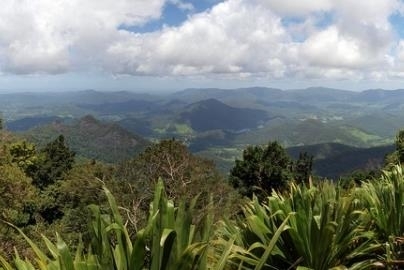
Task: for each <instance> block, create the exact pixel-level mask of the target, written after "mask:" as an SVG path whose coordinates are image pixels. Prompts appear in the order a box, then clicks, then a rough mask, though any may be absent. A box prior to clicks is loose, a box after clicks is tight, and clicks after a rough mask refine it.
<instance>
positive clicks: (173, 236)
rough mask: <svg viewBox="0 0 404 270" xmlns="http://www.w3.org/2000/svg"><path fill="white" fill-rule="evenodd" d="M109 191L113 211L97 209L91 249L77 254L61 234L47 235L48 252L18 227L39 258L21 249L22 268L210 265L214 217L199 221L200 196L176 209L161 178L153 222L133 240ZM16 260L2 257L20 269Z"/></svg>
mask: <svg viewBox="0 0 404 270" xmlns="http://www.w3.org/2000/svg"><path fill="white" fill-rule="evenodd" d="M104 192H105V194H106V197H107V198H108V201H109V206H110V210H111V213H110V214H102V212H101V210H100V208H99V207H98V206H95V205H94V206H92V207H91V210H92V213H93V218H92V222H91V223H90V225H89V226H90V231H91V233H92V238H91V240H92V241H91V248H90V249H89V251H88V252H86V251H85V249H84V245H83V243H80V244H79V246H78V248H77V249H76V252H75V254H76V255H73V253H72V252H71V251H70V250H69V248H68V246H67V245H66V243H65V242H64V241H63V240H62V238H61V237H60V236H59V235H57V236H56V239H57V242H56V244H53V243H52V242H51V241H50V240H49V239H48V238H47V237H45V236H43V241H44V242H45V244H46V247H47V249H48V250H47V251H42V250H41V249H40V248H39V247H38V246H37V245H36V244H35V243H34V242H33V241H32V240H31V239H30V238H28V237H27V236H26V235H25V234H24V233H23V232H22V231H21V230H20V229H17V228H16V227H15V228H16V229H17V230H18V231H19V233H20V234H21V235H22V236H23V237H24V238H25V240H26V241H27V242H28V243H29V245H30V246H31V248H32V249H33V252H34V254H35V258H34V259H33V260H30V259H28V258H26V259H25V260H24V259H22V258H21V257H20V255H19V253H18V252H17V251H16V252H15V256H14V258H13V264H14V266H15V267H16V268H17V269H21V270H22V269H34V265H36V266H37V267H39V268H40V269H119V270H124V269H134V270H136V269H139V270H140V269H144V268H145V267H146V268H148V269H155V270H160V269H161V270H163V269H167V270H170V269H206V266H207V263H208V257H207V255H208V253H207V249H208V240H209V239H210V235H211V230H212V217H211V215H207V216H206V218H205V222H204V223H203V224H201V225H203V226H201V225H198V224H194V223H193V221H192V220H193V215H194V212H195V210H194V205H195V201H196V198H195V200H193V202H192V203H191V204H190V206H189V207H186V206H185V203H181V204H180V205H179V206H178V207H177V208H176V207H174V203H173V202H172V201H170V200H168V199H167V198H166V196H165V193H164V188H163V182H162V181H160V182H159V183H158V184H157V187H156V192H155V196H154V200H153V203H152V204H151V206H150V215H149V219H148V223H147V225H146V226H145V227H144V228H143V229H141V230H139V231H138V232H137V234H136V237H135V240H134V241H133V242H132V240H131V238H130V235H129V233H128V231H127V229H126V226H125V224H124V222H123V219H122V217H121V215H120V214H119V211H118V207H117V205H116V202H115V199H114V197H113V196H112V195H111V193H110V192H109V190H108V189H106V188H104ZM9 225H11V224H9ZM11 226H13V225H11ZM13 227H14V226H13ZM48 254H49V255H48ZM13 264H11V263H9V262H7V260H6V259H5V258H3V257H0V265H1V266H2V267H3V268H4V269H7V270H8V269H14V268H13V267H14V266H13Z"/></svg>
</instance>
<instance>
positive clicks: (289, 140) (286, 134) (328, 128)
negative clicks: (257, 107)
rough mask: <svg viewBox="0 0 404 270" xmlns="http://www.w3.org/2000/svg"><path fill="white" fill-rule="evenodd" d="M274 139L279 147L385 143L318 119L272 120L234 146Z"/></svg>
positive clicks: (380, 138)
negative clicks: (279, 144)
mask: <svg viewBox="0 0 404 270" xmlns="http://www.w3.org/2000/svg"><path fill="white" fill-rule="evenodd" d="M269 140H276V141H279V142H280V143H282V144H283V145H285V146H287V147H290V146H297V145H312V144H321V143H331V142H334V143H343V144H347V145H351V146H357V147H367V146H374V145H380V144H383V143H385V139H384V138H382V137H380V136H377V135H374V134H372V133H368V132H366V131H364V130H361V129H358V128H356V127H354V126H349V125H344V123H340V122H336V123H328V122H324V121H322V120H319V119H310V118H309V119H301V120H291V119H274V120H272V121H269V122H268V123H267V124H266V125H265V126H264V127H263V128H260V129H256V130H252V131H251V132H248V133H243V134H240V135H239V136H237V138H236V139H235V143H237V144H266V143H267V142H268V141H269Z"/></svg>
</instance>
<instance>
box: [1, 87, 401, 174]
mask: <svg viewBox="0 0 404 270" xmlns="http://www.w3.org/2000/svg"><path fill="white" fill-rule="evenodd" d="M0 108H1V111H2V113H3V117H4V118H5V119H6V121H7V123H6V125H7V128H8V129H10V130H13V131H18V132H28V133H29V134H30V136H33V137H37V138H40V137H41V136H43V135H41V133H45V134H48V135H46V136H49V134H50V133H52V134H54V133H55V129H53V130H52V128H51V127H52V126H53V127H54V125H55V122H57V123H59V124H60V125H64V126H66V127H67V126H71V127H74V128H73V129H75V130H80V128H79V127H78V126H77V124H75V123H80V121H83V120H76V119H80V118H82V117H84V116H86V115H92V116H94V117H95V118H96V119H99V120H101V121H106V122H115V124H114V129H115V128H117V127H118V125H119V126H120V127H121V128H123V129H124V130H127V131H128V132H130V133H131V134H134V135H133V136H134V137H135V138H137V139H136V140H137V141H142V143H141V144H143V143H144V142H145V141H146V140H149V141H153V140H158V139H161V138H169V137H175V138H178V139H179V140H182V141H184V142H185V143H186V144H187V145H188V146H189V147H190V149H191V150H193V151H194V152H197V153H199V154H201V155H204V156H207V157H210V158H213V159H214V160H215V161H216V162H217V163H218V165H219V166H220V167H222V168H226V169H227V168H228V167H229V166H231V164H232V162H234V158H236V157H237V156H239V155H240V153H241V150H242V149H244V148H245V147H246V146H247V145H251V144H264V143H267V142H268V141H269V140H277V141H279V142H280V143H281V144H282V145H283V146H285V147H303V146H304V147H306V148H302V149H307V151H308V152H311V151H314V150H313V149H312V148H307V146H308V145H318V146H316V148H317V149H325V148H326V147H323V146H321V145H322V144H325V145H328V146H330V143H334V144H333V148H335V149H334V150H333V154H332V155H331V154H328V155H325V156H321V155H320V156H318V155H317V156H316V154H315V153H313V154H314V155H315V156H316V158H317V160H318V164H322V163H321V162H323V165H322V167H321V168H317V171H319V172H321V173H322V174H323V175H326V176H335V175H337V174H338V173H339V172H346V171H347V170H345V169H349V168H348V167H349V166H346V167H345V168H344V169H337V170H335V168H329V169H328V171H324V170H322V168H323V167H325V166H326V165H325V164H326V162H324V160H326V159H327V158H333V159H334V162H336V163H338V164H337V165H335V167H340V168H342V167H343V163H344V162H345V161H343V160H341V161H336V160H337V158H336V154H335V153H339V151H338V150H337V149H343V148H344V147H345V146H343V145H346V147H347V151H350V152H355V153H361V154H360V155H361V156H362V160H365V161H364V163H366V160H369V161H370V160H372V161H374V163H380V161H381V160H382V157H383V155H384V154H385V153H386V151H387V150H386V149H388V150H390V149H391V147H390V148H379V150H378V151H365V152H364V153H365V154H363V153H362V152H361V150H360V149H358V147H359V148H368V147H374V146H385V145H390V144H392V142H393V140H394V136H395V134H396V132H397V131H398V130H399V129H400V128H402V127H404V90H382V89H376V90H366V91H363V92H351V91H346V90H339V89H330V88H322V87H312V88H307V89H299V90H281V89H273V88H264V87H252V88H240V89H214V88H210V89H186V90H183V91H179V92H176V93H172V94H166V95H151V94H140V93H132V92H127V91H120V92H99V91H95V90H85V91H79V92H60V93H15V94H0ZM84 119H86V118H84ZM87 120H88V119H87ZM77 121H79V122H77ZM94 121H98V120H95V119H94ZM94 123H95V122H94ZM101 123H102V122H98V124H100V125H112V124H106V123H103V124H101ZM44 126H45V127H44ZM46 126H47V127H46ZM36 127H40V128H36ZM104 128H105V126H104ZM104 128H102V129H101V130H103V129H104ZM105 129H108V128H105ZM28 130H29V131H28ZM61 130H63V131H64V132H65V133H66V134H67V135H69V134H70V135H71V134H73V133H71V132H70V131H67V130H68V128H65V129H61ZM98 132H100V130H98ZM79 133H81V131H80V132H79ZM95 133H96V132H95ZM83 134H84V133H83ZM71 136H73V137H76V138H77V135H71ZM94 136H95V134H94ZM106 137H107V138H108V136H106ZM140 137H143V138H144V140H143V139H140ZM80 140H81V139H80ZM80 140H78V141H80ZM129 141H130V140H128V142H129ZM125 142H126V139H125V140H123V139H122V143H123V144H125ZM72 143H73V144H74V142H73V141H72ZM75 143H77V142H75ZM72 147H73V149H74V146H72ZM123 147H124V146H123ZM79 148H81V147H79ZM128 149H132V148H130V147H129V148H128ZM305 151H306V150H305ZM322 151H323V150H322ZM324 151H325V150H324ZM135 152H136V151H133V152H131V151H129V152H127V153H135ZM345 153H346V152H345ZM83 154H84V155H85V153H83ZM87 156H91V155H87ZM364 156H365V157H368V159H366V158H363V157H364ZM93 157H94V155H93ZM125 157H126V156H125ZM113 159H120V158H119V157H118V156H115V155H114V157H113ZM320 160H322V161H321V162H320ZM108 161H109V162H112V161H113V160H108ZM376 161H377V162H376ZM345 163H348V162H345ZM350 163H351V164H354V163H355V162H350ZM363 166H365V165H364V164H362V165H360V166H359V165H358V166H353V167H355V168H353V167H352V166H351V167H352V169H356V168H357V167H358V168H359V167H363ZM333 170H334V172H333V173H331V171H333Z"/></svg>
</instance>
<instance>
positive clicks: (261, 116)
mask: <svg viewBox="0 0 404 270" xmlns="http://www.w3.org/2000/svg"><path fill="white" fill-rule="evenodd" d="M267 119H268V116H267V113H266V112H265V111H262V110H253V109H244V108H235V107H231V106H228V105H226V104H224V103H222V102H220V101H218V100H216V99H207V100H203V101H199V102H196V103H193V104H191V105H189V106H187V107H186V109H185V111H183V112H182V113H181V114H180V120H181V121H183V122H186V123H188V124H189V125H190V126H191V127H192V129H194V130H196V131H199V132H203V131H208V130H215V129H222V130H230V131H234V132H240V131H242V130H246V129H250V128H256V127H257V126H258V125H259V124H260V123H263V122H264V121H266V120H267Z"/></svg>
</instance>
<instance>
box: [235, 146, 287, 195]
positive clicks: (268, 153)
mask: <svg viewBox="0 0 404 270" xmlns="http://www.w3.org/2000/svg"><path fill="white" fill-rule="evenodd" d="M291 167H292V160H291V159H290V157H289V156H288V155H287V153H286V151H285V149H284V148H283V147H282V146H281V145H280V144H278V143H277V142H269V143H268V145H267V146H266V147H262V146H249V147H247V149H245V150H244V151H243V158H242V160H236V165H235V166H234V167H233V168H232V169H231V171H230V182H231V184H232V185H233V186H234V187H235V188H237V189H239V192H240V193H241V194H242V195H245V196H248V197H252V195H253V193H255V194H256V195H257V196H258V197H260V198H263V196H265V195H268V194H270V193H271V191H272V189H276V190H280V189H282V188H283V187H284V186H285V184H286V183H287V182H288V181H289V180H291V178H292V171H291V169H292V168H291Z"/></svg>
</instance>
